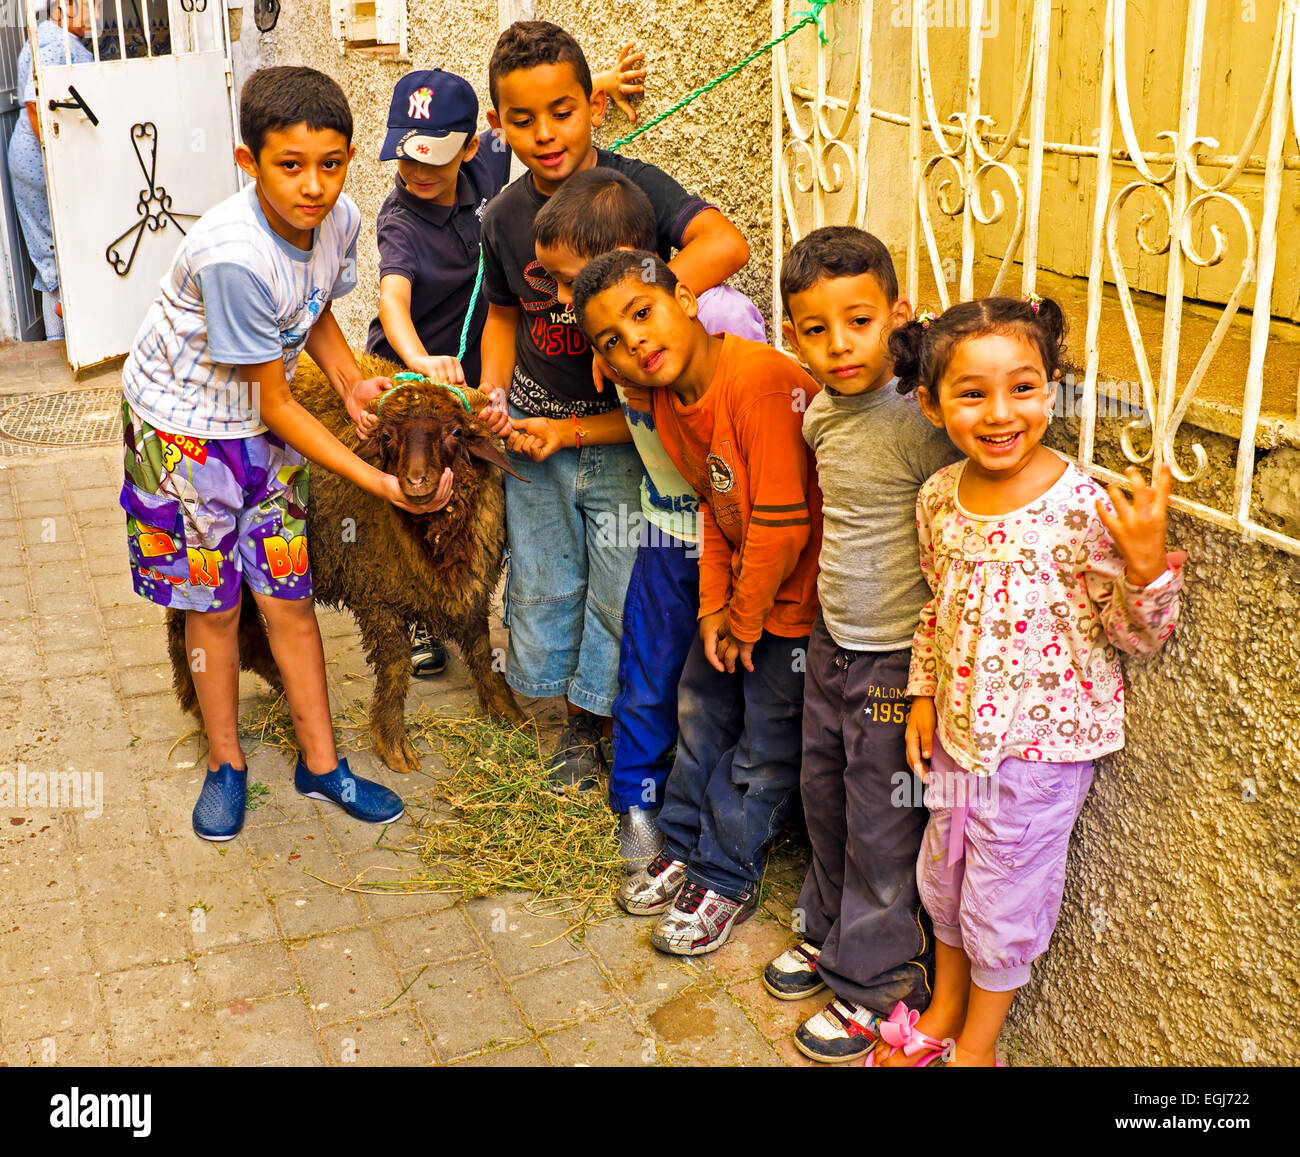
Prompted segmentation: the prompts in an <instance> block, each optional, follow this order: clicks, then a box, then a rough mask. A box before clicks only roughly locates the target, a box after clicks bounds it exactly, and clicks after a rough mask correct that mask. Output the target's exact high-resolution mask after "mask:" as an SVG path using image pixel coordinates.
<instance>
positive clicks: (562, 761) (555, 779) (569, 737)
mask: <svg viewBox="0 0 1300 1157" xmlns="http://www.w3.org/2000/svg"><path fill="white" fill-rule="evenodd" d="M602 726H603V720H602V719H601V717H600V716H598V715H587V714H582V715H570V716H569V718H568V721H567V722H566V723H565V725H564V730H563V731H561V732H560V738H559V741H558V742H557V743H556V745H555V750H554V751H552V752H551V761H550V766H549V767H548V768H547V776H548V778H549V780H550V784H551V788H552V789H553V790H554V791H556V792H558V793H559V794H561V795H563V794H564V792H565V791H566V790H567V789H568V788H570V787H576V788H577V789H578V791H591V790H592V789H593V788H594V787H595V786H596V776H597V774H598V773H599V772H601V771H604V770H605V769H606V768H607V767H608V766H609V764H608V761H607V760H606V757H605V749H604V746H603V744H602V740H603V739H604V736H603V735H602V734H601V728H602Z"/></svg>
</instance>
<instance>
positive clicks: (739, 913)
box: [650, 880, 756, 956]
mask: <svg viewBox="0 0 1300 1157" xmlns="http://www.w3.org/2000/svg"><path fill="white" fill-rule="evenodd" d="M755 905H756V901H755V898H754V894H753V893H752V892H746V893H744V894H743V895H742V896H740V898H739V899H736V900H732V899H730V898H728V897H727V896H724V895H722V894H721V893H720V892H715V891H714V890H713V889H712V888H706V887H704V885H703V884H696V883H694V882H693V881H689V880H688V881H687V882H686V883H685V884H683V885H682V890H681V891H680V892H678V893H677V899H676V901H675V902H674V903H673V906H672V910H671V911H670V912H669V913H668V915H667V916H665V917H664V918H663V919H662V920H660V921H659V924H658V926H657V927H656V928H655V930H654V931H653V932H652V933H650V943H651V944H653V945H654V946H655V947H656V948H658V949H659V950H660V951H661V952H671V953H672V954H673V955H674V956H701V955H703V954H704V953H705V952H713V951H714V950H715V949H718V948H721V947H722V946H723V945H724V944H725V943H726V942H727V938H728V937H729V936H730V935H731V930H732V929H733V928H734V927H735V926H736V925H737V924H743V923H744V922H745V921H746V920H748V919H749V917H750V915H751V914H752V913H753V911H754V908H755Z"/></svg>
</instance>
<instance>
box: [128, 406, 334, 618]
mask: <svg viewBox="0 0 1300 1157" xmlns="http://www.w3.org/2000/svg"><path fill="white" fill-rule="evenodd" d="M122 426H123V433H124V440H125V443H126V451H125V467H126V479H125V481H124V482H123V483H122V494H121V499H120V501H121V503H122V508H123V509H124V510H125V511H126V532H127V543H128V548H129V551H130V556H131V572H132V579H133V580H134V582H135V593H136V594H138V595H140V596H142V597H143V598H146V599H150V600H151V601H153V602H155V603H158V604H159V605H161V606H164V607H178V608H180V609H182V610H189V611H220V610H226V609H228V608H230V607H237V606H238V605H239V599H240V583H241V580H246V581H247V582H248V585H249V586H250V587H251V588H252V589H253V590H254V591H255V592H257V593H259V594H263V595H270V596H271V597H272V598H278V599H306V598H310V597H311V567H310V565H309V564H308V561H307V533H306V532H307V521H306V520H307V472H308V469H309V464H308V463H307V462H306V461H304V459H303V457H302V455H301V454H299V453H298V452H297V451H296V450H294V449H293V447H291V446H286V445H285V444H284V442H283V441H281V439H279V438H277V437H276V436H275V435H274V434H271V433H266V434H254V435H251V436H250V437H247V438H194V437H191V436H190V435H188V434H168V433H166V432H165V431H162V430H157V429H155V428H154V427H153V426H151V425H150V424H149V423H148V422H146V421H145V420H144V419H143V418H141V417H140V415H139V414H137V413H136V412H135V410H133V409H132V408H131V406H130V404H129V403H128V402H127V401H126V400H125V399H123V401H122Z"/></svg>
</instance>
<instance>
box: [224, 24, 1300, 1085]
mask: <svg viewBox="0 0 1300 1157" xmlns="http://www.w3.org/2000/svg"><path fill="white" fill-rule="evenodd" d="M537 14H538V15H539V16H540V17H543V18H546V19H552V20H555V21H557V22H559V23H561V24H563V25H565V26H566V27H568V28H569V29H571V30H572V31H573V32H574V33H575V34H576V35H577V37H578V39H579V40H580V41H581V43H582V44H583V46H584V47H585V48H586V49H587V50H588V53H589V55H590V57H591V60H592V63H593V65H601V64H604V63H605V62H606V61H607V60H608V59H610V57H611V53H612V47H613V46H614V45H615V44H616V43H617V42H618V41H619V40H620V39H621V38H636V39H637V40H639V41H640V43H641V44H642V45H643V46H644V47H646V48H647V49H648V51H649V53H650V64H651V67H652V69H653V70H654V71H653V76H652V78H651V81H650V95H649V97H648V98H647V99H646V100H645V102H644V103H643V104H642V105H641V110H642V116H643V117H649V116H650V115H652V114H653V113H654V112H655V111H656V110H658V109H659V108H662V107H664V106H665V105H666V104H668V103H670V102H671V101H672V100H674V99H675V98H676V97H677V96H679V95H681V94H682V93H684V92H686V91H688V90H689V89H691V88H693V87H694V86H696V85H698V84H700V83H702V82H703V81H705V80H707V79H709V78H710V77H712V76H714V75H716V74H717V73H718V72H720V71H721V70H722V69H723V68H725V67H726V66H727V65H728V64H729V63H731V62H732V61H734V60H737V59H739V58H740V57H741V56H743V55H744V54H745V53H746V52H748V51H750V50H751V49H752V48H753V47H754V46H756V45H757V44H759V43H761V42H762V41H763V40H764V39H765V38H766V37H767V36H768V34H769V28H770V19H771V18H770V9H769V8H768V5H767V3H766V0H728V3H726V4H725V5H702V4H697V3H694V2H693V0H673V2H671V3H670V2H668V0H646V2H644V3H638V4H631V3H627V2H617V3H616V2H613V0H596V2H592V3H581V4H580V3H579V2H578V0H539V2H538V4H537ZM410 21H411V22H410V47H411V55H412V65H413V66H416V67H431V66H434V65H442V66H444V67H447V68H451V69H454V70H456V71H458V72H460V73H462V74H463V75H465V76H466V77H468V78H469V79H470V80H471V81H472V82H473V83H474V85H475V87H476V88H477V89H478V90H479V94H480V99H481V100H482V101H483V103H484V105H485V106H486V103H487V102H486V72H487V60H488V57H489V55H490V53H491V49H492V46H493V44H494V42H495V39H496V34H497V24H496V12H495V8H494V7H491V6H489V7H485V8H483V9H481V10H478V11H472V10H469V9H468V8H467V7H466V6H460V5H457V6H453V5H450V4H446V3H441V2H440V3H425V4H419V5H416V4H412V5H411V7H410ZM250 24H251V22H250ZM882 35H889V36H893V37H895V39H896V40H898V39H899V34H898V31H897V30H891V32H889V33H884V30H883V29H882ZM276 62H277V63H286V64H291V63H302V64H310V65H313V66H315V67H317V68H320V69H323V70H324V71H326V72H328V73H330V74H331V75H333V76H335V77H337V78H338V79H339V81H340V82H341V83H342V84H343V86H344V89H345V91H346V92H347V94H348V97H349V99H350V100H351V102H352V105H353V109H354V111H355V113H356V117H357V133H356V145H357V159H356V161H355V163H354V165H353V168H352V170H351V172H350V174H349V177H348V186H347V188H348V192H349V193H350V194H351V195H352V196H353V197H354V198H355V199H356V200H357V202H358V203H359V204H360V206H361V208H362V212H363V214H364V216H365V219H366V220H367V221H371V222H373V220H374V216H375V213H376V211H377V210H378V207H379V204H380V202H381V201H382V199H383V197H384V196H385V195H386V193H387V191H388V188H389V184H390V182H391V179H392V177H391V173H392V169H391V167H390V166H380V165H379V163H378V162H377V161H376V160H375V159H374V158H375V157H377V155H378V149H379V144H380V141H381V139H382V135H383V130H384V116H385V112H386V109H387V102H388V96H389V93H390V91H391V87H392V84H393V82H394V80H395V79H396V78H397V77H398V76H399V75H401V73H402V72H403V71H404V70H405V68H407V67H410V66H408V65H399V64H393V63H381V62H378V61H374V60H367V59H365V58H363V57H360V56H356V55H352V54H349V55H348V56H340V55H339V53H338V51H337V48H336V47H335V45H334V43H333V41H332V39H331V36H330V27H329V13H328V4H327V3H326V0H286V3H285V6H284V12H283V15H282V17H281V20H280V26H279V28H278V29H277V45H276ZM905 70H906V64H905V57H904V56H902V54H901V51H900V53H897V54H883V55H882V56H881V57H880V58H879V59H878V60H877V62H876V79H875V81H874V84H875V85H876V86H877V93H887V92H892V93H893V94H894V97H895V99H894V101H893V105H894V107H903V106H900V101H899V99H898V98H899V97H900V96H901V93H902V92H904V91H905ZM769 75H770V73H769V69H768V67H767V65H765V64H756V65H755V66H753V68H752V70H750V71H749V72H748V73H746V74H742V75H741V76H740V77H738V78H736V79H735V80H732V81H730V82H728V84H727V85H726V86H724V87H723V88H721V89H719V90H717V91H716V92H715V93H712V94H710V95H709V96H707V97H705V98H704V99H703V100H702V101H700V102H699V103H698V104H697V105H695V106H693V107H692V108H691V109H689V110H687V111H685V112H683V113H681V114H679V115H678V116H677V117H674V118H673V119H672V120H670V121H668V122H666V123H665V124H664V125H663V126H661V127H660V128H658V129H655V130H652V132H651V133H648V134H647V135H646V136H645V137H643V138H642V139H640V140H638V141H637V142H636V143H635V144H634V145H633V146H632V147H631V148H630V150H629V152H630V153H632V154H633V155H636V156H640V157H643V158H645V159H647V160H652V161H654V162H655V163H657V164H659V165H661V166H662V167H663V168H665V169H667V170H668V171H669V172H670V173H672V174H673V175H674V176H676V177H677V178H678V179H679V180H680V181H681V182H682V183H683V184H684V185H686V186H687V187H688V188H693V189H695V190H698V191H699V192H701V193H702V194H704V195H705V196H707V197H709V198H710V199H711V200H713V202H714V203H715V204H717V205H718V206H719V207H720V208H722V209H723V210H724V211H725V212H726V213H727V214H728V215H729V216H730V217H731V218H732V219H733V220H734V221H735V222H736V223H737V224H738V225H739V226H740V228H741V229H742V230H743V231H744V232H745V234H746V236H747V237H748V239H749V242H750V245H751V247H752V249H753V259H752V260H751V263H750V265H749V267H748V268H747V269H746V270H745V271H744V272H743V273H741V274H740V275H739V276H738V277H737V278H736V279H735V283H736V284H737V285H738V286H739V287H741V288H742V289H744V290H746V291H747V292H749V293H750V294H751V295H752V296H753V297H754V298H755V300H756V301H757V302H758V303H759V305H760V307H761V308H763V309H764V310H766V309H767V308H768V307H769V305H770V300H769V296H770V290H769V287H770V279H771V270H770V264H771V259H770V253H771V249H770V243H769V232H770V227H771V220H770V215H771V194H770V175H769V173H770V87H769ZM611 125H612V127H613V129H614V131H615V133H618V132H622V131H623V127H624V125H623V121H622V117H621V114H618V113H617V112H615V113H612V114H611ZM605 139H606V140H608V139H611V136H610V134H608V133H607V134H606V135H605ZM900 144H903V146H904V147H905V143H904V142H903V141H902V138H901V133H900V132H898V131H894V132H885V131H884V130H882V131H881V132H880V133H879V134H877V136H876V138H875V140H874V143H873V154H874V157H875V162H874V163H875V165H876V168H875V169H874V177H873V182H872V191H871V201H872V206H871V224H872V225H873V227H875V228H877V229H879V230H880V231H881V232H882V233H884V234H888V232H889V227H890V226H891V225H892V226H896V227H897V231H898V232H897V236H896V237H890V236H886V238H885V239H886V240H887V241H888V242H889V243H890V244H891V247H892V248H894V250H895V252H896V254H897V255H898V256H900V257H901V255H902V250H903V247H904V237H905V234H904V232H903V230H904V227H905V222H906V216H905V205H904V201H903V198H904V197H905V196H906V194H905V189H906V187H907V186H906V180H905V176H906V173H905V169H904V167H903V158H902V157H901V156H900V152H899V149H900ZM891 185H893V186H896V187H897V192H896V193H891V192H890V191H889V188H890V186H891ZM376 260H377V255H376V252H375V247H374V239H373V231H372V230H367V232H366V233H365V234H364V235H363V243H362V246H361V252H360V284H359V286H358V289H357V290H356V291H355V292H354V293H353V294H351V295H350V296H349V297H348V298H347V299H345V301H343V302H340V303H339V305H338V306H337V307H336V313H337V314H338V316H339V318H340V320H341V322H342V323H343V326H344V330H345V332H346V333H347V334H348V336H349V337H350V338H352V339H353V340H360V338H361V336H362V335H363V333H364V327H365V324H366V323H367V322H368V320H369V318H370V317H371V316H373V313H374V310H375V307H376V302H377V274H376ZM902 272H903V271H902V270H901V268H900V274H901V273H902ZM926 299H927V300H928V295H927V298H926ZM1070 433H1071V431H1070V430H1069V428H1068V426H1067V427H1064V428H1059V427H1058V428H1057V429H1056V430H1055V435H1056V436H1057V437H1058V438H1060V439H1061V441H1060V444H1061V445H1062V447H1063V448H1065V449H1067V450H1068V449H1069V448H1070V445H1071V442H1070ZM1203 440H1204V441H1205V443H1206V446H1207V449H1210V450H1211V452H1212V457H1213V458H1214V459H1215V460H1216V463H1217V474H1216V477H1218V478H1220V479H1223V478H1226V477H1228V476H1230V471H1227V472H1226V473H1225V467H1226V465H1227V464H1228V463H1229V462H1230V458H1231V451H1232V447H1231V445H1230V444H1229V443H1227V442H1226V441H1224V440H1223V439H1217V438H1215V437H1214V436H1206V437H1205V438H1204V439H1203ZM1100 445H1101V448H1102V451H1103V453H1104V454H1110V455H1111V456H1112V461H1114V460H1115V459H1114V453H1115V450H1114V446H1115V442H1114V431H1113V430H1109V429H1106V430H1103V431H1102V432H1101V434H1100ZM1265 466H1267V463H1266V464H1265ZM1277 466H1278V469H1279V470H1282V472H1283V481H1284V482H1286V480H1287V479H1289V478H1290V477H1291V474H1292V472H1291V470H1290V469H1283V468H1284V466H1285V463H1284V462H1283V461H1282V460H1279V462H1278V464H1277ZM1211 489H1213V487H1211ZM1170 536H1171V540H1172V544H1173V545H1174V546H1176V547H1178V548H1181V549H1184V550H1186V551H1188V553H1189V555H1190V563H1189V568H1188V576H1189V582H1188V587H1187V593H1186V596H1185V604H1184V614H1183V621H1182V624H1181V626H1180V628H1179V630H1178V633H1177V634H1176V635H1175V637H1174V639H1173V640H1172V642H1171V643H1170V645H1168V646H1167V647H1166V648H1165V650H1164V651H1163V652H1162V653H1161V654H1160V655H1158V656H1157V657H1155V658H1154V659H1152V660H1150V661H1146V662H1130V663H1128V665H1127V676H1128V686H1129V692H1128V705H1129V726H1128V736H1129V738H1128V746H1127V747H1126V749H1125V750H1124V751H1123V752H1122V753H1120V754H1119V755H1117V756H1114V757H1112V758H1109V759H1106V760H1103V761H1102V762H1101V764H1100V766H1099V769H1098V775H1097V779H1096V782H1095V785H1094V787H1093V790H1092V793H1091V795H1090V797H1089V799H1088V802H1087V804H1086V806H1085V809H1084V812H1083V816H1082V818H1081V820H1080V823H1079V826H1078V828H1077V829H1076V835H1075V840H1074V844H1073V847H1072V849H1071V853H1070V861H1069V872H1068V876H1067V883H1066V895H1065V903H1064V905H1063V907H1062V911H1061V920H1060V924H1059V925H1058V928H1057V931H1056V936H1055V938H1054V940H1053V942H1052V947H1051V950H1050V951H1049V953H1048V955H1047V956H1046V957H1045V958H1044V959H1043V960H1042V961H1041V962H1040V964H1039V966H1038V967H1037V968H1036V970H1035V975H1034V978H1033V980H1032V981H1031V983H1030V984H1029V986H1028V987H1027V988H1026V989H1025V990H1024V991H1023V992H1022V993H1021V994H1020V995H1019V997H1018V998H1017V1000H1016V1003H1015V1005H1014V1007H1013V1009H1012V1013H1011V1017H1010V1019H1009V1021H1008V1026H1007V1031H1006V1035H1005V1038H1004V1039H1005V1040H1006V1042H1007V1043H1008V1044H1009V1046H1010V1047H1011V1049H1012V1051H1013V1056H1014V1057H1015V1058H1016V1059H1017V1060H1018V1061H1020V1062H1021V1063H1041V1064H1088V1063H1138V1064H1244V1063H1251V1062H1255V1063H1265V1064H1278V1063H1296V1062H1297V1061H1300V1027H1297V1026H1298V1025H1300V1017H1298V1016H1297V1015H1296V1013H1295V1009H1296V1007H1297V1006H1298V1005H1300V991H1298V989H1300V983H1298V980H1297V964H1296V942H1297V930H1296V926H1295V923H1296V915H1295V913H1296V910H1297V903H1298V900H1300V897H1298V896H1297V889H1296V883H1295V879H1296V869H1295V864H1296V860H1297V853H1300V835H1298V834H1297V831H1298V829H1300V824H1298V823H1297V819H1296V816H1297V801H1298V800H1300V759H1297V755H1298V754H1300V752H1298V751H1297V741H1296V738H1295V737H1296V735H1297V734H1300V676H1297V670H1300V642H1297V635H1298V634H1300V632H1297V629H1296V624H1297V621H1298V620H1300V597H1298V595H1297V592H1300V559H1296V558H1293V557H1290V556H1287V555H1283V554H1281V553H1279V552H1277V551H1274V550H1272V549H1269V548H1264V547H1258V546H1250V545H1245V544H1243V543H1242V542H1241V541H1240V539H1239V538H1238V537H1237V536H1235V535H1233V534H1231V533H1228V532H1224V531H1219V530H1216V529H1214V528H1212V527H1209V526H1208V525H1206V524H1205V523H1203V522H1200V521H1197V520H1194V519H1192V518H1190V517H1186V516H1175V517H1174V519H1173V523H1172V528H1171V535H1170ZM1243 781H1249V782H1248V783H1244V782H1243ZM1245 797H1251V798H1245Z"/></svg>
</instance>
